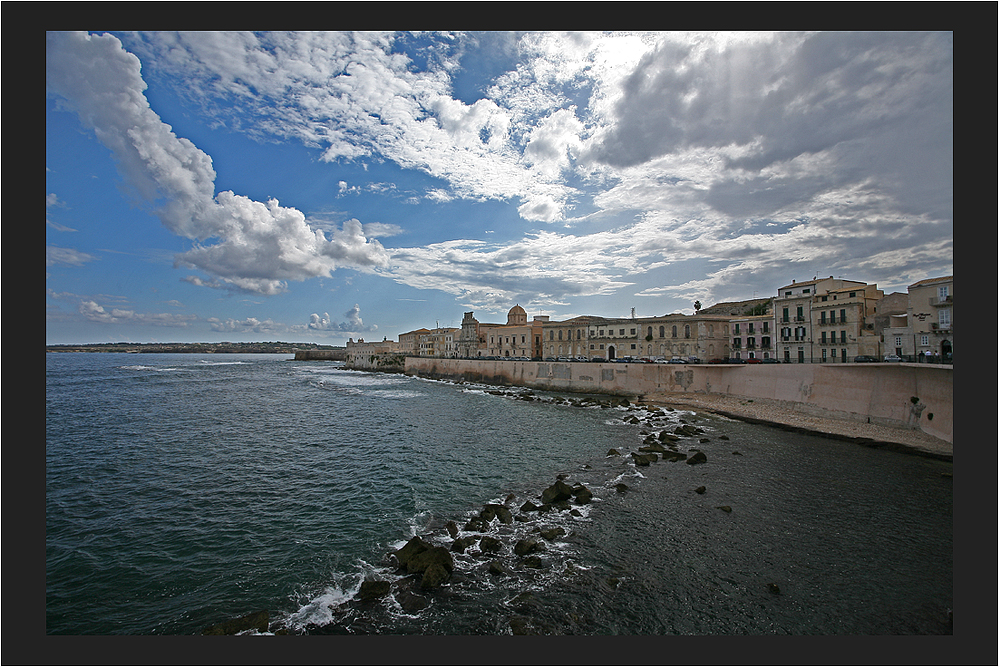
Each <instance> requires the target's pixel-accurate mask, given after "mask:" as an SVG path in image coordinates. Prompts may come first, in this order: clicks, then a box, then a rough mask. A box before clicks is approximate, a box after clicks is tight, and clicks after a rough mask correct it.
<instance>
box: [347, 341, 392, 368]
mask: <svg viewBox="0 0 1000 668" xmlns="http://www.w3.org/2000/svg"><path fill="white" fill-rule="evenodd" d="M345 349H346V360H345V361H346V363H347V365H348V366H351V367H354V368H376V367H378V366H379V364H378V363H377V360H378V359H380V358H385V357H386V356H388V355H396V354H399V353H400V348H399V343H397V342H396V341H389V340H388V339H385V340H382V341H372V342H367V341H365V340H364V339H358V340H357V341H354V339H348V340H347V344H346V345H345Z"/></svg>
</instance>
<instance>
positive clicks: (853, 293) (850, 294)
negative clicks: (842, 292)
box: [847, 292, 858, 297]
mask: <svg viewBox="0 0 1000 668" xmlns="http://www.w3.org/2000/svg"><path fill="white" fill-rule="evenodd" d="M857 294H858V293H856V292H851V293H848V295H847V296H848V297H854V296H856V295H857Z"/></svg>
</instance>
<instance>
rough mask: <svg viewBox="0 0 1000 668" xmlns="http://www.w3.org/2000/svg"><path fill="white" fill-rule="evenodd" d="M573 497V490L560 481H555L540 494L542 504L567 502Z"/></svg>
mask: <svg viewBox="0 0 1000 668" xmlns="http://www.w3.org/2000/svg"><path fill="white" fill-rule="evenodd" d="M572 496H573V490H572V488H570V486H569V485H567V484H566V483H564V482H563V481H562V480H557V481H556V483H555V484H554V485H552V486H551V487H548V488H546V489H545V491H543V492H542V503H553V502H555V501H568V500H569V499H570V498H572Z"/></svg>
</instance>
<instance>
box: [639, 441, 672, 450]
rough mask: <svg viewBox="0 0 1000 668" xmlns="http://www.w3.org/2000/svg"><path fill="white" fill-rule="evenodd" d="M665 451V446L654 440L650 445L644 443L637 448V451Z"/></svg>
mask: <svg viewBox="0 0 1000 668" xmlns="http://www.w3.org/2000/svg"><path fill="white" fill-rule="evenodd" d="M666 451H667V449H666V448H664V447H663V446H662V445H660V444H659V443H655V442H654V443H653V444H651V445H644V446H642V447H641V448H639V452H666Z"/></svg>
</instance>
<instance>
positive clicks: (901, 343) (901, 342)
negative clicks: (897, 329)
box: [896, 336, 903, 348]
mask: <svg viewBox="0 0 1000 668" xmlns="http://www.w3.org/2000/svg"><path fill="white" fill-rule="evenodd" d="M901 345H903V337H902V336H897V337H896V347H897V348H898V347H900V346H901Z"/></svg>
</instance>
